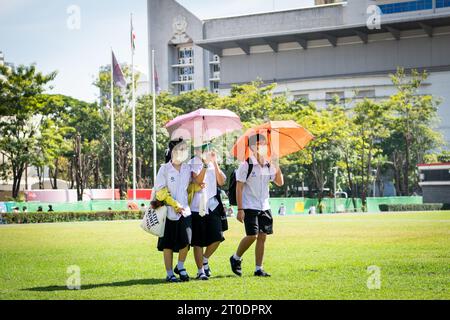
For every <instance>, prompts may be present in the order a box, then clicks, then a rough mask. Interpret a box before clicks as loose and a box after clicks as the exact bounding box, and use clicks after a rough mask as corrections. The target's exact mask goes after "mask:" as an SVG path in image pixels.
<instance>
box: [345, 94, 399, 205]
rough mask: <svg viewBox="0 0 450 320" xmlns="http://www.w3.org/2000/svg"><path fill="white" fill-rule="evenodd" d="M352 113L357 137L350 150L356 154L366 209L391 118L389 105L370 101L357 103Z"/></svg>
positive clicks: (387, 135)
mask: <svg viewBox="0 0 450 320" xmlns="http://www.w3.org/2000/svg"><path fill="white" fill-rule="evenodd" d="M352 111H353V118H352V121H353V123H354V133H355V134H356V137H357V139H354V140H353V141H354V144H353V148H352V150H354V152H356V154H357V156H358V162H359V163H355V164H354V165H355V167H356V168H359V170H358V171H359V176H360V178H361V187H362V188H361V198H362V204H363V208H367V196H368V192H369V186H370V185H371V183H372V182H373V181H374V180H375V179H376V176H378V171H379V170H378V166H377V159H378V160H380V159H381V158H379V155H381V154H382V152H383V150H382V149H381V147H380V143H381V141H382V139H386V138H388V137H389V136H390V130H389V127H388V124H389V123H390V121H391V120H392V116H391V110H390V109H389V105H387V104H386V103H376V102H374V101H373V100H370V99H364V101H362V102H359V103H357V104H356V106H355V108H354V109H353V110H352ZM378 162H379V161H378ZM374 168H377V169H376V173H377V174H376V175H374V174H372V172H373V170H375V169H374ZM347 170H351V169H350V166H347Z"/></svg>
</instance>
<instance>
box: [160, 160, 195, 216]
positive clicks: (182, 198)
mask: <svg viewBox="0 0 450 320" xmlns="http://www.w3.org/2000/svg"><path fill="white" fill-rule="evenodd" d="M190 182H191V170H190V166H189V165H188V164H187V163H183V164H182V165H181V168H180V171H179V172H178V170H177V169H175V168H174V167H173V165H172V162H169V163H166V164H163V165H162V166H161V168H160V169H159V171H158V175H157V177H156V184H155V186H156V191H160V190H162V189H164V188H168V189H169V192H170V195H171V196H172V198H173V199H174V200H176V201H178V202H179V203H180V204H181V206H182V207H183V209H184V213H183V216H184V217H189V216H190V215H191V209H190V208H189V202H188V192H187V189H188V187H189V183H190ZM167 208H168V210H167V218H168V219H169V220H172V221H178V220H180V217H181V216H180V215H179V214H177V213H176V212H175V210H174V209H173V208H172V207H171V206H167Z"/></svg>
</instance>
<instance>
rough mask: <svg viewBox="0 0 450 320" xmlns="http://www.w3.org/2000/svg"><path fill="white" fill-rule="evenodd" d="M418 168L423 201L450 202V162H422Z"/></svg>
mask: <svg viewBox="0 0 450 320" xmlns="http://www.w3.org/2000/svg"><path fill="white" fill-rule="evenodd" d="M418 168H419V174H420V183H419V185H420V186H421V187H422V191H423V201H424V202H425V203H444V204H450V163H433V164H420V165H419V166H418Z"/></svg>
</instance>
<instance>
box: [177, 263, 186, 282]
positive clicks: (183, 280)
mask: <svg viewBox="0 0 450 320" xmlns="http://www.w3.org/2000/svg"><path fill="white" fill-rule="evenodd" d="M173 272H175V273H176V274H177V275H179V276H180V281H181V282H188V281H189V275H188V274H187V273H186V275H182V274H181V272H186V269H182V270H178V266H177V267H175V270H173Z"/></svg>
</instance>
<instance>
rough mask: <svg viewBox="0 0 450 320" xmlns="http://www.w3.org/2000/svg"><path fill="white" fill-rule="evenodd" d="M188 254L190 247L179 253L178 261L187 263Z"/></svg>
mask: <svg viewBox="0 0 450 320" xmlns="http://www.w3.org/2000/svg"><path fill="white" fill-rule="evenodd" d="M188 253H189V246H186V248H184V249H181V250H180V252H179V253H178V261H180V262H185V261H186V258H187V255H188Z"/></svg>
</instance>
